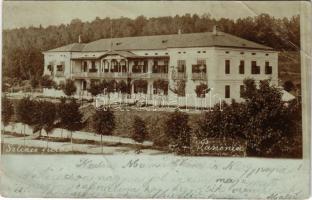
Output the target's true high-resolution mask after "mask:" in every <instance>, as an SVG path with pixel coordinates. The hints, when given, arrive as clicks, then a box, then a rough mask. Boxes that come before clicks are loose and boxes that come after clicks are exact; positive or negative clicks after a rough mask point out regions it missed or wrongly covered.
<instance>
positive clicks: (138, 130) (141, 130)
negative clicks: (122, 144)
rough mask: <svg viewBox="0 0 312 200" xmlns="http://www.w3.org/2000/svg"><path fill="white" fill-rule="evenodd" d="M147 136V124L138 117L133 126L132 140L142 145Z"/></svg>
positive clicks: (135, 118)
mask: <svg viewBox="0 0 312 200" xmlns="http://www.w3.org/2000/svg"><path fill="white" fill-rule="evenodd" d="M146 135H147V129H146V126H145V122H144V121H143V120H142V119H141V118H140V117H138V116H135V117H134V121H133V124H132V139H133V140H134V141H136V142H139V143H142V142H143V141H144V140H145V138H146Z"/></svg>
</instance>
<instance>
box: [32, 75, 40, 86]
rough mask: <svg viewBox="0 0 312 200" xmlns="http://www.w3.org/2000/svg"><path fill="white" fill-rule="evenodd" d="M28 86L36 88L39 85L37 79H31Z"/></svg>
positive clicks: (34, 77)
mask: <svg viewBox="0 0 312 200" xmlns="http://www.w3.org/2000/svg"><path fill="white" fill-rule="evenodd" d="M30 84H31V87H32V88H36V87H38V85H39V80H38V79H37V77H36V76H33V77H31V79H30Z"/></svg>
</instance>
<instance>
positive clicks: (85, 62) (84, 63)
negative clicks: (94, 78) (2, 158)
mask: <svg viewBox="0 0 312 200" xmlns="http://www.w3.org/2000/svg"><path fill="white" fill-rule="evenodd" d="M87 70H88V63H87V61H83V63H82V71H83V72H86V71H87Z"/></svg>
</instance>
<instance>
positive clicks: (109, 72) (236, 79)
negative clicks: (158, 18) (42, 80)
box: [44, 31, 278, 102]
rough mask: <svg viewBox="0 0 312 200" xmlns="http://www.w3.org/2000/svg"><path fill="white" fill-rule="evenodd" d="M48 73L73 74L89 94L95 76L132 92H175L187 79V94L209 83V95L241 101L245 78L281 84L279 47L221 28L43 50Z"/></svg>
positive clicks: (61, 76) (60, 77) (67, 76)
mask: <svg viewBox="0 0 312 200" xmlns="http://www.w3.org/2000/svg"><path fill="white" fill-rule="evenodd" d="M44 74H46V75H50V76H52V77H53V79H54V80H55V81H56V82H57V83H61V82H64V81H65V80H66V79H72V80H74V81H75V84H76V87H77V94H79V95H85V94H87V89H88V87H89V86H90V83H91V82H92V81H95V82H100V81H103V80H105V81H112V80H115V81H116V83H118V82H120V81H124V82H125V83H126V84H127V85H128V86H129V91H128V93H129V95H130V97H131V95H133V94H138V93H143V94H145V95H146V96H147V98H152V96H153V95H159V94H161V95H164V96H167V97H168V98H171V97H172V98H175V97H176V96H177V94H176V93H175V92H174V91H175V88H176V87H178V86H177V85H179V84H180V83H181V82H183V83H185V96H196V92H195V90H196V87H197V86H198V85H199V84H205V85H207V87H208V88H209V89H210V90H209V93H210V94H209V95H211V94H213V96H218V97H219V98H222V99H223V100H225V101H227V102H230V100H231V99H235V100H236V101H242V98H241V96H240V92H241V90H242V89H243V81H244V79H246V78H252V79H254V80H256V81H260V80H265V79H270V80H271V84H275V85H277V84H278V52H277V51H274V50H273V49H272V48H270V47H267V46H264V45H260V44H257V43H254V42H251V41H248V40H245V39H242V38H239V37H236V36H233V35H230V34H227V33H223V32H217V31H213V32H207V33H189V34H175V35H158V36H141V37H127V38H111V39H102V40H98V41H94V42H91V43H87V44H83V43H74V44H70V45H67V46H64V47H60V48H57V49H52V50H49V51H46V52H44ZM159 80H161V81H162V83H163V85H165V86H163V87H162V88H161V89H159V88H157V87H158V86H157V85H155V82H158V83H159ZM139 82H140V84H136V83H139ZM142 82H143V83H146V84H142ZM116 91H117V89H116ZM203 96H206V98H207V95H203ZM210 98H211V97H210ZM191 101H192V100H191Z"/></svg>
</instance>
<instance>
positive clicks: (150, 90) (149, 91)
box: [148, 81, 153, 99]
mask: <svg viewBox="0 0 312 200" xmlns="http://www.w3.org/2000/svg"><path fill="white" fill-rule="evenodd" d="M148 94H149V96H150V99H152V96H153V81H148Z"/></svg>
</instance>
